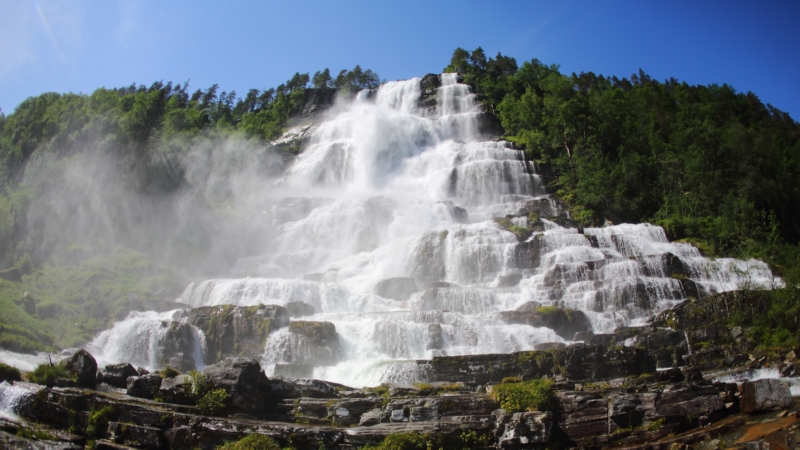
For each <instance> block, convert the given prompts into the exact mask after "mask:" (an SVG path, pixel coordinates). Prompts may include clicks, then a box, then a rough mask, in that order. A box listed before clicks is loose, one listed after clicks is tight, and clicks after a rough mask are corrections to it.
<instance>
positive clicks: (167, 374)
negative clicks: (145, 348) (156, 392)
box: [158, 366, 181, 378]
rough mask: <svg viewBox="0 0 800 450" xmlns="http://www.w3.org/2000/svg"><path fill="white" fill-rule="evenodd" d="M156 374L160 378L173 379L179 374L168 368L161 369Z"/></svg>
mask: <svg viewBox="0 0 800 450" xmlns="http://www.w3.org/2000/svg"><path fill="white" fill-rule="evenodd" d="M158 374H159V375H161V378H175V377H177V376H178V375H180V374H181V373H180V372H178V371H177V370H176V369H173V368H172V367H170V366H166V367H164V368H163V369H161V370H159V371H158Z"/></svg>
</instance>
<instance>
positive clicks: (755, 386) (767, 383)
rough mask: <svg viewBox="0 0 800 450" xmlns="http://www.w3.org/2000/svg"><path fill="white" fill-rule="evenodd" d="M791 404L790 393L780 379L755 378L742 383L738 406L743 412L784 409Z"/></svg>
mask: <svg viewBox="0 0 800 450" xmlns="http://www.w3.org/2000/svg"><path fill="white" fill-rule="evenodd" d="M791 405H792V393H791V392H790V391H789V386H788V385H787V384H786V383H784V382H783V381H781V380H756V381H748V382H745V383H743V384H742V401H741V404H740V407H741V408H742V411H744V412H748V413H749V412H757V411H769V410H772V409H786V408H788V407H789V406H791Z"/></svg>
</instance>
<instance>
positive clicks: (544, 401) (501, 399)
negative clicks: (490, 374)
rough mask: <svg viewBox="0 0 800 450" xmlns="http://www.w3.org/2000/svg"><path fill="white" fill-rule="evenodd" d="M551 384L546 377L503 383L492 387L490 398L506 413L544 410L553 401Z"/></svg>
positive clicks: (549, 407)
mask: <svg viewBox="0 0 800 450" xmlns="http://www.w3.org/2000/svg"><path fill="white" fill-rule="evenodd" d="M503 381H505V380H503ZM552 386H553V382H552V381H551V380H548V379H546V378H541V379H534V380H528V381H522V382H517V383H514V382H510V383H503V384H498V385H496V386H493V387H492V398H493V399H494V400H496V401H497V402H498V403H500V407H501V408H503V409H504V410H505V411H506V412H507V413H515V412H522V411H546V410H550V409H551V408H552V407H553V405H554V401H555V396H554V394H553V388H552Z"/></svg>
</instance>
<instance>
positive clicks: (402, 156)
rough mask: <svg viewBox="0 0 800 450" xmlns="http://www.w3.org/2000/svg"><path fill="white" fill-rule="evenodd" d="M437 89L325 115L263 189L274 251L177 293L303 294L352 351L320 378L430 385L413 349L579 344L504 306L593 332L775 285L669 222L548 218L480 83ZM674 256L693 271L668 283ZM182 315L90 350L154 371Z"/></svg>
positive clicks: (297, 298) (156, 318) (365, 101)
mask: <svg viewBox="0 0 800 450" xmlns="http://www.w3.org/2000/svg"><path fill="white" fill-rule="evenodd" d="M440 81H441V86H440V87H438V97H437V106H436V108H435V110H433V109H430V110H426V109H424V108H421V107H419V106H418V105H419V104H420V96H421V95H422V92H423V90H422V88H421V80H420V79H412V80H408V81H399V82H391V83H387V84H384V85H383V86H381V88H380V89H379V90H377V92H375V91H373V92H369V93H367V92H362V93H360V94H359V95H358V96H356V98H355V99H354V100H353V101H352V103H350V104H348V105H343V106H342V107H341V108H340V109H339V110H338V113H337V114H336V115H335V116H333V117H332V118H331V119H330V120H327V121H325V122H322V123H319V124H317V125H315V127H314V128H313V132H312V135H311V138H310V141H309V142H308V144H307V145H306V147H305V149H304V151H303V152H302V153H301V154H300V155H299V156H298V157H297V160H296V161H295V163H294V164H293V165H292V166H291V167H290V168H289V169H288V170H287V172H286V173H285V174H284V176H283V178H282V179H280V180H277V181H276V182H275V185H274V188H273V189H272V190H271V191H270V192H264V193H263V195H264V197H265V198H267V199H268V200H269V201H270V202H271V203H272V205H273V206H272V208H271V209H270V210H267V211H264V212H263V213H264V214H269V215H270V217H271V220H272V223H273V225H274V226H275V227H277V230H278V231H277V235H275V236H274V239H273V240H272V242H273V244H272V245H271V246H270V248H266V249H263V251H262V256H259V257H255V258H247V259H242V260H240V261H239V262H238V263H237V264H236V266H235V267H233V268H232V273H233V274H236V275H237V278H229V279H211V280H205V281H202V282H198V283H193V284H190V285H189V286H188V287H187V288H186V290H185V292H184V293H183V295H182V296H181V298H180V299H179V301H180V302H183V303H185V304H187V305H189V306H191V307H198V306H208V305H221V304H233V305H243V306H245V305H247V306H249V305H257V304H277V305H286V304H287V303H290V302H304V303H307V304H309V305H311V306H313V308H314V309H315V310H316V314H314V315H313V316H311V317H305V318H303V320H312V321H327V322H331V323H333V324H334V325H335V327H336V332H337V334H338V337H339V341H340V345H341V358H340V359H339V360H338V361H335V362H331V363H330V364H331V365H328V366H319V365H317V366H316V367H314V369H313V375H314V377H315V378H320V379H326V380H331V381H337V382H341V383H344V384H348V385H351V386H359V385H375V384H378V383H381V382H384V381H406V382H408V381H412V380H413V379H414V378H419V377H424V374H420V373H419V372H417V371H416V370H417V366H416V364H414V360H417V359H429V358H432V357H434V356H439V355H464V354H482V353H508V352H514V351H520V350H530V349H533V348H535V347H536V346H537V345H540V344H543V343H563V342H566V341H569V340H570V339H571V337H567V338H564V337H562V336H560V335H558V334H556V332H554V331H553V330H551V329H549V328H545V327H533V326H530V325H521V324H508V323H506V322H505V321H504V320H502V319H501V316H500V314H498V313H500V312H503V311H512V310H514V309H515V308H517V307H520V306H523V304H526V303H527V302H538V303H539V304H541V305H543V306H557V307H562V308H572V309H577V310H581V311H583V312H584V313H585V314H586V316H587V318H588V320H589V322H590V323H591V325H592V328H593V330H594V332H595V333H597V332H608V331H612V330H613V329H614V328H616V327H618V326H621V325H630V324H636V323H639V322H642V321H644V320H645V319H646V318H647V317H650V316H651V315H653V314H654V313H657V312H659V311H661V310H664V309H666V308H669V307H672V306H674V305H675V304H677V303H678V302H680V301H683V300H685V299H686V298H687V297H688V296H690V295H694V296H702V295H708V294H710V293H715V292H721V291H726V290H732V289H740V288H746V287H755V286H760V287H767V288H771V287H775V286H779V285H781V284H782V281H781V280H780V279H777V278H773V276H772V274H771V272H770V271H769V268H768V267H767V266H766V265H765V264H764V263H762V262H759V261H754V260H750V261H738V260H731V259H717V260H709V259H706V258H704V257H702V256H701V255H700V253H699V252H698V251H697V249H696V248H694V247H692V246H691V245H689V244H685V243H670V242H669V241H668V240H667V237H666V235H665V234H664V230H663V229H661V228H660V227H656V226H652V225H648V224H640V225H615V226H608V227H604V228H586V229H583V230H578V229H574V228H564V227H561V226H559V225H558V224H557V223H555V222H553V221H550V220H547V219H546V217H553V216H559V215H563V214H562V212H561V211H560V209H559V205H558V203H557V202H554V201H552V200H551V199H549V198H548V197H547V195H545V189H544V187H543V185H542V183H541V181H540V179H539V177H538V175H537V174H536V173H534V167H535V166H534V165H533V164H532V163H531V162H528V161H525V158H524V155H523V153H522V152H521V151H519V150H515V149H514V148H513V146H511V145H510V144H509V143H507V142H503V141H487V140H481V135H480V132H479V129H480V120H481V109H480V106H479V105H478V104H476V101H475V96H474V95H473V94H472V93H471V92H470V90H469V87H468V86H466V85H463V84H460V83H458V82H457V75H456V74H443V75H441V76H440ZM534 210H535V211H538V214H539V215H541V216H542V217H543V219H542V220H540V221H538V224H539V227H540V228H539V229H540V230H541V231H535V232H534V233H533V235H532V236H531V237H530V238H529V239H527V240H526V241H525V242H519V240H518V238H517V237H516V236H515V235H514V234H512V232H510V231H508V230H507V229H506V228H507V227H503V226H501V225H500V224H499V223H498V222H496V221H495V220H493V219H494V218H502V217H508V219H509V223H511V224H512V225H514V226H517V227H525V226H528V225H529V222H528V220H529V219H528V213H529V211H534ZM531 220H533V219H531ZM670 258H673V259H670ZM671 261H672V262H671ZM674 261H679V262H678V263H675V262H674ZM670 264H672V265H675V264H678V265H680V266H681V267H682V268H683V269H682V270H683V271H684V275H682V276H679V277H676V276H670V274H671V272H670V271H671V270H672V269H670V267H671V266H670ZM395 277H406V279H409V278H413V279H414V280H415V285H416V289H415V291H416V292H413V293H411V294H409V295H408V296H407V297H405V298H399V299H398V298H384V297H381V296H379V295H377V293H376V292H377V291H376V285H377V284H378V283H379V282H381V281H382V280H386V279H390V278H395ZM514 277H516V279H517V280H518V282H517V283H510V284H509V283H506V282H505V281H504V280H506V279H510V278H514ZM686 279H688V280H690V281H691V284H689V283H688V282H687V281H686ZM690 287H693V289H695V290H696V292H695V291H691V292H690V291H688V289H689V288H690ZM181 320H184V319H183V318H182V317H181V313H180V312H169V313H160V314H158V313H132V314H131V315H130V316H129V317H128V319H126V320H124V321H122V322H119V323H118V324H116V325H115V327H114V328H113V329H112V330H108V331H105V332H102V333H100V334H99V335H98V336H97V337H96V338H95V340H94V341H93V342H92V344H91V345H90V346H89V348H90V351H91V350H92V349H94V350H96V352H97V355H98V356H99V358H98V359H100V360H101V361H104V362H109V363H111V362H120V361H129V362H131V363H133V364H135V365H142V366H145V367H148V368H153V367H156V366H159V365H160V364H161V361H162V359H163V356H162V355H161V353H160V352H162V351H163V349H162V345H161V344H160V343H161V342H162V340H163V337H164V334H165V333H166V332H167V330H168V328H169V326H168V325H165V324H167V323H168V322H169V321H181ZM201 340H202V337H201V336H198V341H201ZM198 345H199V344H198ZM293 345H294V346H296V348H293V347H292V346H293ZM304 345H307V342H306V341H303V340H302V339H295V338H294V337H292V336H289V334H288V332H287V331H286V330H279V331H276V332H273V333H272V334H271V335H270V337H269V338H268V340H267V344H266V346H265V351H264V355H263V360H262V362H263V364H264V366H265V367H267V368H268V371H270V370H272V368H273V367H275V364H278V363H296V362H298V361H300V362H302V363H309V361H308V360H307V359H308V358H307V355H309V354H311V353H309V352H310V350H308V349H307V348H305V347H303V348H301V347H302V346H304ZM198 348H200V347H198ZM198 351H200V350H198ZM304 355H305V356H304ZM196 359H197V357H196ZM197 364H198V365H201V364H202V362H201V361H200V360H199V359H197ZM268 375H272V374H271V373H268Z"/></svg>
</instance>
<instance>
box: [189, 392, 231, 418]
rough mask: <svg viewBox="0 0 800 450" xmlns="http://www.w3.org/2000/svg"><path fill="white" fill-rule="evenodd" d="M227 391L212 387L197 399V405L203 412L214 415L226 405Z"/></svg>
mask: <svg viewBox="0 0 800 450" xmlns="http://www.w3.org/2000/svg"><path fill="white" fill-rule="evenodd" d="M229 397H230V396H229V395H228V391H226V390H225V389H212V390H211V391H209V392H208V393H206V395H204V396H203V397H201V398H200V399H199V400H197V407H198V408H200V411H201V412H202V413H203V414H206V415H209V416H215V415H217V414H220V413H221V412H222V411H224V410H225V408H226V407H227V406H228V398H229Z"/></svg>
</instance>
